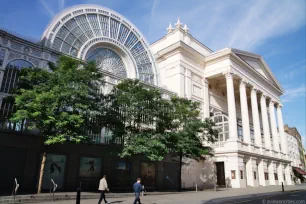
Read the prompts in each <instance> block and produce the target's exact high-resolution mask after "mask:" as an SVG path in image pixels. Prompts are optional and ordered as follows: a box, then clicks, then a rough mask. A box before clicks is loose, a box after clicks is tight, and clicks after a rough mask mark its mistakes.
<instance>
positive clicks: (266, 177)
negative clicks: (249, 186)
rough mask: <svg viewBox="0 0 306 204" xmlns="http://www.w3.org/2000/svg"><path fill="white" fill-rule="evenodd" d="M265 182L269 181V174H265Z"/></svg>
mask: <svg viewBox="0 0 306 204" xmlns="http://www.w3.org/2000/svg"><path fill="white" fill-rule="evenodd" d="M265 180H269V174H268V173H267V172H265Z"/></svg>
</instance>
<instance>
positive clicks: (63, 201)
mask: <svg viewBox="0 0 306 204" xmlns="http://www.w3.org/2000/svg"><path fill="white" fill-rule="evenodd" d="M281 190H282V189H281V186H268V187H262V186H261V187H254V188H252V187H249V188H241V189H228V190H226V189H218V191H214V190H213V189H209V190H204V191H199V192H198V193H196V192H151V193H147V194H146V196H143V197H141V200H142V203H145V204H153V203H158V204H170V203H175V204H185V203H199V204H202V203H205V202H208V201H211V200H213V199H218V198H226V197H233V196H243V195H248V196H249V197H255V196H258V194H263V195H264V194H271V193H274V194H276V193H280V194H281V193H282V192H281ZM298 190H306V185H305V184H301V185H296V186H285V192H290V191H298ZM106 197H107V200H108V202H110V203H122V204H125V203H132V202H133V199H134V194H133V193H108V194H106ZM9 198H10V200H8V199H5V197H0V203H12V201H13V200H12V199H11V198H12V197H9ZM55 198H56V200H57V201H55V202H52V199H51V197H50V195H49V194H40V195H33V197H31V196H30V195H27V196H23V195H20V196H17V198H16V201H17V202H16V203H45V204H51V203H55V204H74V203H75V198H76V193H75V192H69V193H56V194H55ZM98 198H99V194H98V193H86V192H84V193H82V195H81V203H86V204H91V203H92V204H94V203H97V201H98Z"/></svg>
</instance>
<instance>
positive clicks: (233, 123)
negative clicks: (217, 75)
mask: <svg viewBox="0 0 306 204" xmlns="http://www.w3.org/2000/svg"><path fill="white" fill-rule="evenodd" d="M233 75H234V74H233V73H226V74H225V78H226V90H227V104H228V119H229V121H228V122H229V138H230V140H237V139H238V133H237V116H236V104H235V94H234V83H233Z"/></svg>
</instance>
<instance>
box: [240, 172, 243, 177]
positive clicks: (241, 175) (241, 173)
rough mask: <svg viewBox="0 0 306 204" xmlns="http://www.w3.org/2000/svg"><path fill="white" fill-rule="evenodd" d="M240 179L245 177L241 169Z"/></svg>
mask: <svg viewBox="0 0 306 204" xmlns="http://www.w3.org/2000/svg"><path fill="white" fill-rule="evenodd" d="M240 179H243V171H242V170H240Z"/></svg>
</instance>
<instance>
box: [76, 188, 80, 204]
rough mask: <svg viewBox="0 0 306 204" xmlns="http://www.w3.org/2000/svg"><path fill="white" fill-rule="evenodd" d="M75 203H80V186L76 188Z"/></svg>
mask: <svg viewBox="0 0 306 204" xmlns="http://www.w3.org/2000/svg"><path fill="white" fill-rule="evenodd" d="M76 204H81V189H80V188H78V190H77V198H76Z"/></svg>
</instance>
